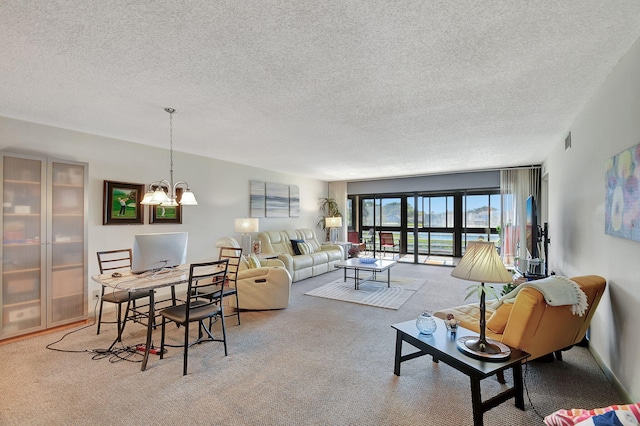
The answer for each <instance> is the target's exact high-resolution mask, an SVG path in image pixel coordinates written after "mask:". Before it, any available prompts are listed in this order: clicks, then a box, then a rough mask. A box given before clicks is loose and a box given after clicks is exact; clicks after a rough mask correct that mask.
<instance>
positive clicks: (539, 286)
mask: <svg viewBox="0 0 640 426" xmlns="http://www.w3.org/2000/svg"><path fill="white" fill-rule="evenodd" d="M527 287H532V288H535V289H536V290H538V291H539V292H540V293H542V295H543V296H544V300H545V301H546V302H547V304H548V305H550V306H564V305H571V313H572V314H573V315H580V316H582V315H584V313H585V312H586V311H587V307H588V306H589V304H588V303H587V295H586V294H584V291H582V289H581V288H580V286H579V285H578V284H577V283H576V282H575V281H572V280H570V279H569V278H567V277H561V276H558V275H552V276H550V277H548V278H544V279H541V280H537V281H528V282H526V283H523V284H520V285H519V286H517V287H516V288H515V289H514V290H513V291H511V292H509V293H507V294H505V295H504V296H502V297H500V298H499V299H498V300H496V301H495V302H494V303H493V304H492V305H491V307H492V308H493V309H498V307H499V306H500V305H502V304H503V303H513V302H514V301H515V300H516V296H517V295H518V293H519V292H520V290H522V289H523V288H527Z"/></svg>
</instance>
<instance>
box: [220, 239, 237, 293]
mask: <svg viewBox="0 0 640 426" xmlns="http://www.w3.org/2000/svg"><path fill="white" fill-rule="evenodd" d="M218 258H219V259H220V260H223V259H227V260H228V261H229V263H228V266H227V277H228V278H229V280H230V281H233V282H234V284H237V282H238V270H239V269H240V262H241V261H242V248H241V247H220V252H219V255H218ZM234 287H235V286H234Z"/></svg>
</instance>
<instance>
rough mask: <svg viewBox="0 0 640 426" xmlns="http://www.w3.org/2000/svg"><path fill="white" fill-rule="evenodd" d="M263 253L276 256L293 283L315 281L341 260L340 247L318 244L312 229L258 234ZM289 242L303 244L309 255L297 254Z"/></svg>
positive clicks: (331, 269) (342, 254) (341, 252)
mask: <svg viewBox="0 0 640 426" xmlns="http://www.w3.org/2000/svg"><path fill="white" fill-rule="evenodd" d="M258 239H259V240H260V244H261V250H262V252H263V253H276V254H277V255H278V259H280V260H281V261H282V262H283V263H284V266H285V268H287V270H288V271H289V273H290V274H291V278H292V279H293V282H296V281H300V280H304V279H306V278H310V277H315V276H316V275H320V274H324V273H326V272H329V271H333V270H334V266H333V265H335V264H336V263H338V262H340V261H342V260H343V259H344V253H343V251H342V250H343V249H342V247H340V246H339V245H334V244H320V243H319V242H318V239H317V238H316V234H315V232H314V231H313V230H312V229H308V228H302V229H294V230H286V231H264V232H259V233H258ZM292 240H302V241H304V242H305V243H307V244H306V246H307V247H308V248H310V252H309V253H308V254H296V253H295V252H294V248H293V245H292V244H291V241H292Z"/></svg>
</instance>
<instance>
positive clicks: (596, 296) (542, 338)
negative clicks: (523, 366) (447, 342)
mask: <svg viewBox="0 0 640 426" xmlns="http://www.w3.org/2000/svg"><path fill="white" fill-rule="evenodd" d="M571 279H572V280H573V281H575V282H576V283H577V284H578V285H579V286H580V288H581V289H582V291H584V293H585V294H586V296H587V303H588V307H587V310H586V312H585V313H584V315H583V316H579V315H574V314H572V313H571V307H570V306H550V305H548V304H547V303H546V301H545V299H544V296H543V295H542V293H540V292H539V291H538V290H536V289H534V288H531V287H528V288H524V289H523V290H522V291H520V292H519V293H518V296H517V297H516V299H515V302H514V303H513V304H506V303H505V304H502V305H501V306H500V307H499V308H498V309H497V310H495V311H494V310H492V309H491V308H490V307H489V306H487V310H486V315H485V316H486V319H487V323H486V334H487V338H491V339H494V340H497V341H499V342H502V343H504V344H506V345H509V346H511V347H513V348H518V349H522V350H524V351H526V352H528V353H530V354H531V358H529V360H532V359H535V358H539V357H541V356H544V355H548V354H551V353H555V355H556V357H557V358H558V359H562V355H561V352H560V351H561V350H564V349H568V348H570V347H571V346H573V345H575V344H577V343H579V342H580V341H582V339H583V338H584V336H585V334H586V332H587V329H588V328H589V323H590V322H591V318H592V317H593V313H594V311H595V310H596V307H597V306H598V302H599V301H600V298H601V297H602V293H604V290H605V286H606V280H605V279H604V278H602V277H600V276H597V275H587V276H581V277H573V278H571ZM488 305H490V303H488ZM449 313H451V314H453V315H454V316H455V318H456V319H458V320H460V326H462V327H464V328H466V329H469V330H473V331H475V332H478V333H479V332H480V326H479V318H480V308H479V307H478V304H477V303H472V304H469V305H463V306H458V307H454V308H449V309H443V310H440V311H437V312H436V313H434V316H436V317H438V318H441V319H445V318H446V317H447V314H449Z"/></svg>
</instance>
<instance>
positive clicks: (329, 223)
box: [324, 216, 342, 228]
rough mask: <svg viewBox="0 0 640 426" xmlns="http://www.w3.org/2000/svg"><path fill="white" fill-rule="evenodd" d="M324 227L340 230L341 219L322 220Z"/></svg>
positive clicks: (328, 218)
mask: <svg viewBox="0 0 640 426" xmlns="http://www.w3.org/2000/svg"><path fill="white" fill-rule="evenodd" d="M324 226H325V228H340V227H342V217H341V216H335V217H326V218H325V219H324Z"/></svg>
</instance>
